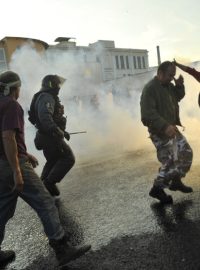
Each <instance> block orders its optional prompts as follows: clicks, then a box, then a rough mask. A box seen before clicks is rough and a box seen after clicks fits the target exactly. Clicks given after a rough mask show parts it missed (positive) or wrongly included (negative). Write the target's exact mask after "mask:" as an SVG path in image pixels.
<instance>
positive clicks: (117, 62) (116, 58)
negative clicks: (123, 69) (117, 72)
mask: <svg viewBox="0 0 200 270" xmlns="http://www.w3.org/2000/svg"><path fill="white" fill-rule="evenodd" d="M115 63H116V68H117V69H119V58H118V55H116V56H115Z"/></svg>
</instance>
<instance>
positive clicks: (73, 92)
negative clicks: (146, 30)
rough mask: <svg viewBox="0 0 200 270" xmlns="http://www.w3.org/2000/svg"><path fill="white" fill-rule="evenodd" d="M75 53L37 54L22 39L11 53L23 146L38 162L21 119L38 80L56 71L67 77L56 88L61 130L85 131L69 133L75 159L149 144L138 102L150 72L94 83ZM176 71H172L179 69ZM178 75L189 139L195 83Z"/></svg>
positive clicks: (193, 132) (195, 127)
mask: <svg viewBox="0 0 200 270" xmlns="http://www.w3.org/2000/svg"><path fill="white" fill-rule="evenodd" d="M96 53H97V54H98V53H99V52H96ZM81 54H82V52H80V55H78V56H77V55H76V56H74V55H72V54H71V55H70V54H69V53H64V52H63V53H61V52H59V53H58V54H55V53H53V52H51V51H49V52H48V53H47V54H39V53H38V52H36V50H35V49H34V48H33V46H32V45H31V44H27V45H25V46H24V47H22V48H20V49H18V50H17V51H16V52H15V54H14V55H13V58H12V61H11V69H12V70H14V71H16V72H18V73H19V75H20V77H21V79H22V88H21V96H20V99H19V102H20V103H21V104H22V106H23V108H24V111H25V119H26V130H25V132H26V143H27V146H28V151H29V152H32V153H33V154H35V155H36V156H37V157H38V156H39V159H40V160H41V162H40V163H41V164H43V162H44V160H43V155H42V153H41V152H39V151H37V150H36V149H35V147H34V143H33V139H34V135H35V130H34V127H33V126H32V125H31V124H30V123H29V121H28V120H27V111H28V109H29V106H30V102H31V99H32V96H33V95H34V94H35V93H36V92H37V91H38V90H39V89H40V86H41V80H42V78H43V77H44V76H45V75H47V74H58V75H60V76H62V77H64V78H66V79H67V81H66V82H65V83H64V85H63V86H62V88H61V90H60V99H61V102H62V104H63V105H64V107H65V114H66V115H67V131H68V132H77V131H87V133H86V134H77V135H71V139H70V141H69V145H70V146H71V147H72V149H73V151H74V153H75V156H76V159H77V160H79V161H85V160H94V159H95V158H96V159H97V158H99V157H101V156H102V157H104V156H112V155H117V154H120V153H122V152H124V151H134V150H138V149H143V148H149V147H150V148H151V147H152V146H151V143H150V141H149V139H148V133H147V130H146V128H145V127H143V125H142V123H141V121H140V106H139V101H140V95H141V91H142V88H143V86H144V85H145V83H146V82H147V81H149V80H150V79H151V78H152V77H153V76H154V75H155V73H156V71H155V70H152V71H151V72H147V73H144V74H141V75H137V76H131V77H124V78H121V79H117V80H115V81H109V82H105V83H100V82H95V80H94V79H93V76H92V73H91V66H90V68H88V67H87V66H86V65H85V64H84V63H83V61H82V60H81V59H83V57H82V55H81ZM197 68H198V67H197ZM177 71H178V72H177V75H178V74H179V73H180V72H179V71H180V70H177ZM181 73H183V72H181ZM183 75H184V78H185V84H186V92H187V94H186V97H185V99H184V100H183V101H182V102H181V104H180V111H181V119H182V122H183V125H184V126H185V127H186V129H185V131H184V134H185V135H186V137H187V138H188V140H190V141H191V142H192V143H193V144H195V143H197V141H198V134H199V131H200V130H199V129H200V123H199V119H200V115H199V113H200V112H199V108H198V105H197V96H198V88H200V86H199V85H198V83H196V82H195V80H194V79H193V78H191V77H190V76H189V75H187V74H183Z"/></svg>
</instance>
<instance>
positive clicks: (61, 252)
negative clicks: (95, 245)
mask: <svg viewBox="0 0 200 270" xmlns="http://www.w3.org/2000/svg"><path fill="white" fill-rule="evenodd" d="M49 244H50V245H51V247H52V248H53V249H54V251H55V253H56V258H57V260H58V262H59V266H64V265H66V264H67V263H69V262H70V261H73V260H76V259H77V258H79V257H81V256H82V255H84V254H85V253H86V252H87V251H89V250H90V249H91V245H84V246H72V245H71V244H70V243H69V242H66V237H63V238H62V239H60V240H50V242H49Z"/></svg>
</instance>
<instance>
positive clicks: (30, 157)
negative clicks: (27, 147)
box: [27, 153, 39, 168]
mask: <svg viewBox="0 0 200 270" xmlns="http://www.w3.org/2000/svg"><path fill="white" fill-rule="evenodd" d="M27 156H28V160H29V162H30V163H31V165H32V166H33V168H36V167H37V166H38V165H39V162H38V160H37V158H36V157H35V156H33V155H31V154H29V153H27Z"/></svg>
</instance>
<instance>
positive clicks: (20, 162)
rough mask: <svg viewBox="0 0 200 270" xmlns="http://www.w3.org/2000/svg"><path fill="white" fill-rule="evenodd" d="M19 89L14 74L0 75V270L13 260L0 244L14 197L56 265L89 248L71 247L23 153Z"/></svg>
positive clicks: (33, 162) (29, 159) (30, 159)
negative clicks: (36, 223) (32, 215)
mask: <svg viewBox="0 0 200 270" xmlns="http://www.w3.org/2000/svg"><path fill="white" fill-rule="evenodd" d="M20 87H21V80H20V77H19V75H18V74H17V73H15V72H12V71H7V72H4V73H2V74H1V75H0V133H1V136H0V269H2V268H1V267H3V266H5V265H6V264H7V263H8V262H10V261H12V260H13V259H14V258H15V252H14V251H12V250H4V251H3V250H1V244H2V242H3V239H4V233H5V226H6V224H7V222H8V221H9V219H11V218H12V217H13V215H14V213H15V208H16V204H17V199H18V197H21V198H22V199H23V200H24V201H25V202H26V203H28V204H29V205H30V206H31V207H32V208H33V209H34V210H35V211H36V212H37V214H38V216H39V218H40V220H41V222H42V224H43V227H44V231H45V234H46V236H47V237H48V239H49V244H50V246H51V247H52V248H53V249H54V251H55V254H56V257H57V259H58V262H59V264H60V265H65V264H66V263H68V262H69V261H71V260H74V259H76V258H78V257H80V256H81V255H83V254H84V253H85V252H87V251H88V250H89V249H90V245H86V246H82V247H75V246H71V244H70V243H69V242H68V239H67V237H66V235H65V232H64V230H63V227H62V225H61V223H60V218H59V214H58V210H57V208H56V206H55V203H54V200H53V199H52V197H51V196H50V195H49V192H48V191H47V190H46V188H45V187H44V185H43V183H42V181H41V180H40V178H39V177H38V175H37V174H36V173H35V171H34V169H33V168H34V167H36V166H37V164H38V161H37V159H36V158H35V157H34V156H32V155H30V154H28V153H27V150H26V145H25V141H24V112H23V109H22V107H21V105H20V104H19V103H18V102H17V99H18V97H19V94H20ZM16 233H17V231H16Z"/></svg>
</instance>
